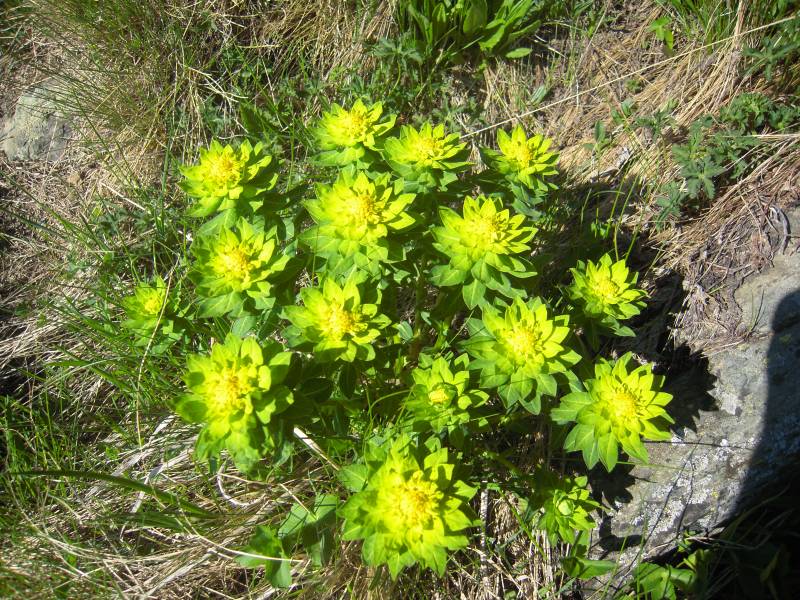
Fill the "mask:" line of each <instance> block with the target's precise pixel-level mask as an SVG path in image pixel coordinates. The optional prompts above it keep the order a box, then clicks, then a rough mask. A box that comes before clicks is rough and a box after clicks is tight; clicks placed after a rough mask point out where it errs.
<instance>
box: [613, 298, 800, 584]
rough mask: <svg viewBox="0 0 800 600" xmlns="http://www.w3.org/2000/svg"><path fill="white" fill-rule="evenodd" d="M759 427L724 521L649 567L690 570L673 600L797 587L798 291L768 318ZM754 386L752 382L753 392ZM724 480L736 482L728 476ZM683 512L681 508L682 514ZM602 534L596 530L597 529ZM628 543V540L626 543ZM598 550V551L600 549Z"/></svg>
mask: <svg viewBox="0 0 800 600" xmlns="http://www.w3.org/2000/svg"><path fill="white" fill-rule="evenodd" d="M770 329H771V331H770V335H769V338H768V340H769V342H768V344H769V345H768V349H767V352H766V365H765V368H766V380H767V381H766V386H767V394H766V405H765V406H763V407H756V408H758V409H760V412H759V413H758V414H760V415H761V430H760V432H759V433H758V437H757V438H756V445H755V448H754V450H753V453H752V456H751V457H750V461H749V464H748V465H747V470H746V474H745V475H744V478H743V481H742V483H741V490H740V493H739V495H738V497H737V498H736V500H735V503H734V504H733V508H732V509H731V516H730V518H729V519H728V520H727V521H725V522H723V523H721V524H720V526H721V530H719V532H718V533H716V534H715V535H714V536H713V537H701V538H698V539H695V541H694V542H693V543H692V544H690V545H689V546H688V547H685V548H678V549H674V548H673V549H671V550H670V551H668V552H666V553H665V554H662V555H661V556H659V557H658V558H657V559H655V560H654V561H653V562H655V563H657V564H659V565H663V566H669V567H670V568H672V569H687V567H688V566H690V565H694V566H693V568H692V570H693V571H694V573H695V574H694V575H693V578H692V579H691V585H690V586H689V587H688V588H687V589H684V590H683V593H684V595H683V596H679V597H685V598H699V599H713V600H717V599H719V600H728V599H731V598H735V599H743V600H761V599H775V600H784V599H786V600H790V599H794V598H797V597H798V589H800V435H799V434H800V290H797V291H795V292H792V293H790V294H789V295H787V296H785V297H784V298H783V299H782V300H781V301H780V302H779V303H778V306H777V308H776V309H775V311H774V313H773V314H772V319H771V327H770ZM756 385H757V383H756V382H752V386H753V389H755V388H756ZM730 477H731V479H732V481H735V480H736V479H737V477H736V474H735V473H731V474H730ZM689 508H691V507H687V509H689ZM601 534H602V527H601ZM629 539H630V538H629ZM604 547H605V546H604Z"/></svg>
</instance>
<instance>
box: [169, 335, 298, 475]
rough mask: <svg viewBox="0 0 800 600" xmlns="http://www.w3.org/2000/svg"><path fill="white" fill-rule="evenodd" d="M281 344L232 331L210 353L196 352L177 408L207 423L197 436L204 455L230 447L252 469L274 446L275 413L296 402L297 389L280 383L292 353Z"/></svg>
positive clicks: (189, 361) (238, 463) (245, 468)
mask: <svg viewBox="0 0 800 600" xmlns="http://www.w3.org/2000/svg"><path fill="white" fill-rule="evenodd" d="M282 350H283V349H282V348H281V346H280V344H278V343H276V342H266V343H265V344H264V345H263V346H260V345H259V343H258V342H257V341H256V340H255V339H254V338H246V339H241V338H239V337H237V336H236V335H234V334H228V336H227V337H226V338H225V342H224V343H221V344H220V343H217V344H214V346H213V347H212V348H211V354H210V355H197V354H195V355H191V356H189V357H188V359H187V368H186V375H185V377H184V380H185V382H186V387H187V388H188V393H187V394H186V395H185V396H184V397H183V398H182V399H181V400H180V401H179V402H178V404H177V406H176V410H177V412H178V414H179V415H181V417H183V418H184V419H186V420H187V421H189V422H192V423H203V429H202V431H201V432H200V436H199V437H198V440H197V452H198V455H199V456H200V457H201V458H208V457H211V456H216V455H218V454H219V452H220V451H221V450H222V449H226V450H227V451H228V452H229V453H230V455H231V457H232V458H233V460H234V462H235V463H236V466H237V467H239V469H241V470H242V471H251V470H252V469H253V468H254V467H255V465H256V463H257V462H258V461H259V460H260V459H262V458H263V457H264V456H266V455H267V454H268V453H269V452H270V450H271V449H272V446H273V443H272V437H271V434H272V432H273V431H274V430H276V428H277V425H276V423H275V420H276V419H275V418H276V415H279V414H280V413H282V412H283V411H285V410H286V408H288V407H289V405H290V404H291V403H292V401H293V398H292V392H291V391H290V390H289V389H288V388H287V387H286V386H283V385H280V384H281V382H282V381H283V380H284V378H285V377H286V375H287V373H288V370H289V365H290V362H291V353H289V352H283V351H282Z"/></svg>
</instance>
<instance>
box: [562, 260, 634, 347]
mask: <svg viewBox="0 0 800 600" xmlns="http://www.w3.org/2000/svg"><path fill="white" fill-rule="evenodd" d="M570 271H572V276H573V283H572V285H571V286H570V287H569V288H567V293H568V295H569V297H570V299H571V300H572V301H573V302H575V303H576V304H577V305H578V306H579V307H580V308H581V309H582V311H583V313H584V314H585V315H586V317H587V318H588V319H589V320H590V321H595V322H597V323H598V324H599V325H601V326H602V327H604V328H606V329H609V330H611V331H612V332H614V333H616V334H617V335H633V332H632V331H631V330H630V329H628V328H627V327H623V326H622V325H620V323H619V321H621V320H625V319H630V318H631V317H633V316H636V315H638V314H639V312H641V310H642V308H643V307H644V302H642V298H644V297H645V292H644V291H642V290H640V289H637V288H636V287H634V286H635V285H636V279H637V277H638V274H637V273H636V272H633V273H631V271H630V269H628V267H627V265H626V264H625V261H624V260H620V261H617V262H613V261H612V259H611V255H610V254H605V255H603V256H602V257H601V258H600V260H599V261H598V262H597V263H594V262H592V261H591V260H589V261H586V262H585V263H584V262H582V261H581V262H578V266H577V267H576V268H574V269H570Z"/></svg>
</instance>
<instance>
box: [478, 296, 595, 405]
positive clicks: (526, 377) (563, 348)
mask: <svg viewBox="0 0 800 600" xmlns="http://www.w3.org/2000/svg"><path fill="white" fill-rule="evenodd" d="M481 311H482V314H481V319H480V320H478V319H473V320H471V321H470V322H469V323H468V326H469V330H470V339H469V340H467V341H466V342H465V343H464V346H465V348H466V350H467V352H468V353H469V354H470V355H471V356H473V357H475V358H476V359H478V361H479V363H480V364H481V365H482V366H481V387H497V388H498V394H499V395H500V398H501V399H503V400H504V401H505V402H506V404H507V405H508V406H511V405H513V404H515V403H517V402H520V403H522V404H523V406H525V408H526V409H528V410H529V411H531V412H533V413H534V414H538V412H539V410H540V408H541V396H542V395H546V396H555V395H556V392H557V383H556V380H555V379H554V378H553V374H554V373H566V372H568V371H569V370H570V369H571V367H572V366H573V365H574V364H576V363H577V362H578V361H579V360H580V355H579V354H578V353H576V352H575V351H574V350H571V349H570V348H569V347H568V346H567V343H566V339H567V336H569V334H570V328H569V326H568V323H569V319H568V317H567V316H565V315H560V316H553V317H551V316H550V315H549V314H548V310H547V306H546V305H545V304H544V303H543V302H542V300H541V298H532V299H531V300H529V301H528V302H524V301H523V300H522V299H521V298H519V297H517V298H515V299H514V301H513V302H512V303H511V305H510V306H507V307H506V308H505V310H504V311H503V312H500V311H499V310H498V309H496V308H495V307H494V306H491V305H489V304H484V305H483V306H482V307H481Z"/></svg>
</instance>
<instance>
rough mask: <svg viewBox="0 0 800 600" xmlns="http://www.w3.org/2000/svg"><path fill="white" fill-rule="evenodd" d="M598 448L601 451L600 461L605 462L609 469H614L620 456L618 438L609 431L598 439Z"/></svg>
mask: <svg viewBox="0 0 800 600" xmlns="http://www.w3.org/2000/svg"><path fill="white" fill-rule="evenodd" d="M597 448H598V450H599V452H600V462H602V463H603V465H604V466H605V468H606V470H607V471H612V470H613V469H614V467H615V466H616V465H617V459H618V457H619V453H618V450H617V439H616V438H615V437H614V436H613V435H611V434H610V433H608V434H606V435H604V436H603V437H601V438H600V439H599V440H597Z"/></svg>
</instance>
